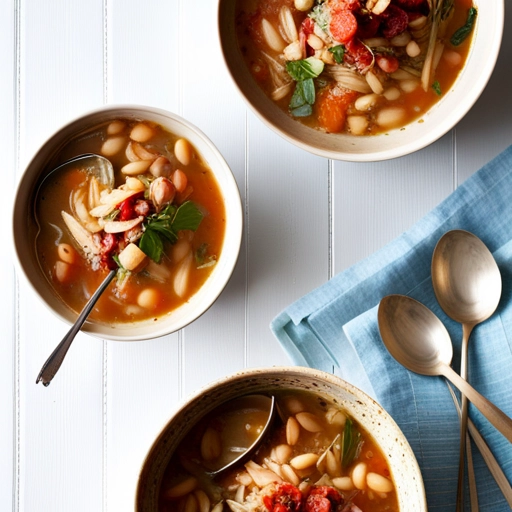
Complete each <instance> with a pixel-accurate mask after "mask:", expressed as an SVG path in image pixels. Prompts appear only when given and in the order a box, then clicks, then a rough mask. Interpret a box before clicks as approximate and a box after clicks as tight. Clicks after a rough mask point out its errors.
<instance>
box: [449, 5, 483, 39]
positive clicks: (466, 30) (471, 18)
mask: <svg viewBox="0 0 512 512" xmlns="http://www.w3.org/2000/svg"><path fill="white" fill-rule="evenodd" d="M476 14H477V10H476V9H475V7H471V8H470V9H469V11H468V17H467V20H466V23H465V24H464V25H463V26H462V27H460V28H459V29H458V30H456V31H455V33H454V34H453V36H452V37H451V39H450V43H452V45H453V46H459V45H460V44H462V42H463V41H464V40H465V39H466V38H467V37H468V36H469V34H471V31H472V30H473V25H474V24H475V19H476Z"/></svg>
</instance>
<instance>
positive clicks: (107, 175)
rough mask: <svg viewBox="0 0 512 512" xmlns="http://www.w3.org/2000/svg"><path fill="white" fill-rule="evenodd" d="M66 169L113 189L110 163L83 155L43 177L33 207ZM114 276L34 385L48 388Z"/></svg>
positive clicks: (104, 283)
mask: <svg viewBox="0 0 512 512" xmlns="http://www.w3.org/2000/svg"><path fill="white" fill-rule="evenodd" d="M69 167H75V168H76V167H79V168H80V169H83V170H85V171H86V172H88V173H90V174H92V175H94V176H96V178H98V180H99V181H100V183H102V184H103V185H106V186H108V187H110V188H113V186H114V169H113V168H112V164H111V163H110V161H109V160H107V159H106V158H104V157H102V156H100V155H95V154H92V153H87V154H84V155H79V156H77V157H74V158H71V159H70V160H67V161H66V162H64V163H63V164H61V165H59V166H58V167H56V168H55V169H53V170H52V171H50V172H49V173H48V174H47V175H46V176H45V177H44V179H43V181H42V182H41V184H40V185H39V188H38V189H37V192H36V205H37V198H38V197H39V195H40V194H41V193H42V191H43V189H44V187H45V186H48V185H49V183H50V180H53V179H55V178H56V177H57V175H58V174H59V173H61V172H63V171H65V170H66V169H68V168H69ZM50 186H51V184H50ZM35 211H36V215H35V218H36V222H37V224H38V226H40V220H39V218H38V216H37V208H36V209H35ZM115 275H116V271H115V270H111V271H110V272H109V273H108V275H107V276H106V277H105V279H104V280H103V281H102V283H101V284H100V286H99V287H98V289H97V290H96V291H95V292H94V294H93V295H92V297H91V298H90V299H89V300H88V301H87V304H86V305H85V306H84V309H83V310H82V312H81V313H80V315H79V316H78V318H77V319H76V321H75V323H74V324H73V325H72V326H71V329H70V330H69V331H68V332H67V334H66V335H65V336H64V338H63V339H62V341H61V342H60V343H59V344H58V345H57V347H56V348H55V350H54V351H53V352H52V353H51V355H50V357H49V358H48V359H47V360H46V362H45V363H44V365H43V367H42V368H41V371H40V372H39V375H38V376H37V379H36V384H38V383H39V382H42V383H43V385H44V386H48V385H49V384H50V382H51V381H52V379H53V377H55V374H56V373H57V371H58V370H59V368H60V366H61V364H62V361H64V357H66V354H67V352H68V350H69V347H70V346H71V343H72V342H73V340H74V339H75V336H76V335H77V333H78V331H79V330H80V328H81V327H82V325H83V324H84V322H85V320H86V319H87V317H88V316H89V314H90V312H91V311H92V309H93V307H94V305H95V304H96V302H97V301H98V299H99V298H100V296H101V294H102V293H103V292H104V291H105V289H106V288H107V286H108V285H109V284H110V282H111V281H112V279H113V278H114V276H115Z"/></svg>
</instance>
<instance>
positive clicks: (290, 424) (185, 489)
mask: <svg viewBox="0 0 512 512" xmlns="http://www.w3.org/2000/svg"><path fill="white" fill-rule="evenodd" d="M275 397H276V400H277V405H278V409H279V413H280V414H279V416H280V419H279V420H277V421H276V422H275V423H274V424H273V426H272V427H271V431H270V433H268V437H267V439H266V440H265V441H264V442H263V444H262V446H261V447H260V448H259V450H258V451H257V452H256V454H255V455H254V456H253V457H252V459H251V460H249V461H248V462H247V461H246V462H242V463H240V464H239V465H238V466H235V467H233V468H230V469H228V470H226V472H225V473H222V474H220V475H218V476H216V477H214V478H212V477H210V476H209V474H208V472H209V471H210V470H211V469H212V467H219V466H220V464H218V460H220V459H222V458H223V457H224V455H223V454H224V452H226V451H230V450H231V449H233V448H234V449H235V451H238V452H239V453H240V451H241V450H240V448H239V442H238V440H239V439H240V438H241V435H240V433H239V432H238V431H237V430H235V429H240V428H243V429H244V430H245V431H246V432H247V433H252V437H251V442H252V440H253V439H254V438H255V437H256V435H257V433H258V432H261V430H262V428H263V426H264V425H265V422H266V419H267V415H265V413H264V412H263V411H260V414H258V412H257V411H251V413H250V414H249V413H248V414H247V416H246V419H245V421H242V422H240V421H238V422H233V421H226V413H225V411H226V407H227V408H229V407H230V403H231V402H228V404H227V406H224V409H223V412H219V411H218V410H214V411H213V412H212V413H210V414H208V415H206V416H205V417H203V419H202V420H200V421H199V422H198V424H197V425H195V426H194V427H193V428H192V429H191V430H190V431H189V432H188V434H186V436H185V438H184V439H183V441H181V443H180V444H179V446H178V448H177V449H176V451H175V453H174V455H173V456H172V459H171V461H170V463H169V465H168V467H167V469H166V471H165V474H164V476H163V479H162V484H161V490H160V496H159V509H158V510H159V512H171V511H176V510H201V512H203V511H210V512H227V511H235V512H237V511H242V510H244V511H246V510H247V511H258V512H286V511H290V512H292V511H299V510H300V511H303V512H318V511H319V510H322V511H324V510H325V511H329V510H331V511H333V512H334V511H338V510H340V511H341V510H343V511H347V512H349V511H352V512H361V511H362V512H377V511H387V512H398V510H399V508H398V499H397V494H396V489H395V484H394V482H393V475H392V474H391V472H390V469H389V465H388V463H387V461H386V458H385V457H384V455H383V453H382V451H381V449H380V448H379V446H378V445H377V443H376V442H375V440H374V439H373V438H372V436H371V435H370V434H369V433H368V432H367V431H366V430H365V429H364V428H363V427H362V426H361V425H359V424H358V423H357V422H356V421H355V420H354V419H353V418H351V417H350V415H349V414H348V413H347V411H346V410H344V409H342V408H340V407H339V406H338V405H336V404H334V403H330V402H327V401H326V400H324V399H321V398H319V397H318V396H316V395H314V394H312V393H309V392H303V391H301V392H296V391H284V390H281V391H279V392H277V393H275ZM239 400H240V399H237V401H238V403H239ZM237 407H239V405H238V406H237ZM228 410H229V409H228ZM247 435H249V434H247ZM242 437H243V436H242ZM247 445H248V444H245V445H243V446H247Z"/></svg>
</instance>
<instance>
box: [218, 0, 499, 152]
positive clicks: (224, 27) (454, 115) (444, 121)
mask: <svg viewBox="0 0 512 512" xmlns="http://www.w3.org/2000/svg"><path fill="white" fill-rule="evenodd" d="M237 1H238V0H219V4H218V34H219V40H220V46H221V50H222V53H223V56H224V61H225V64H226V68H227V71H228V73H229V74H230V76H231V78H232V80H233V82H234V84H235V86H236V88H237V89H238V91H239V92H240V94H241V96H242V97H243V98H244V99H245V101H246V103H247V105H248V106H249V108H250V109H251V110H252V111H253V112H254V113H255V114H256V115H257V117H258V118H259V119H260V120H261V121H263V123H264V124H265V125H266V126H268V127H269V128H270V129H271V130H273V131H274V132H275V133H277V134H278V135H280V136H281V137H282V138H284V139H285V140H287V141H288V142H290V143H292V144H294V145H296V146H298V147H299V148H302V149H304V150H306V151H309V152H310V153H313V154H316V155H319V156H322V157H326V158H330V159H335V160H343V161H353V162H372V161H382V160H387V159H391V158H396V157H400V156H404V155H407V154H410V153H413V152H415V151H417V150H420V149H422V148H424V147H426V146H428V145H430V144H431V143H433V142H435V141H436V140H438V139H439V138H440V137H442V136H443V135H444V134H446V133H447V132H448V131H449V130H450V129H452V128H453V127H454V126H455V125H456V124H457V123H458V122H459V121H460V120H461V119H462V118H463V117H464V116H465V115H466V113H467V112H468V111H469V110H470V109H471V107H472V106H473V105H474V103H475V102H476V101H477V99H478V98H479V97H480V95H481V93H482V92H483V90H484V88H485V87H486V85H487V82H488V80H489V78H490V76H491V74H492V72H493V69H494V67H495V64H496V60H497V57H498V53H499V50H500V46H501V40H502V33H503V23H504V2H503V1H502V0H498V1H496V2H487V1H484V0H474V1H473V4H474V5H475V6H476V8H477V10H478V15H477V17H476V22H475V26H474V31H473V36H472V40H471V46H470V48H469V53H468V57H467V60H466V62H465V65H464V67H463V69H462V70H461V72H460V73H459V74H458V77H457V78H456V79H455V82H454V83H453V86H452V87H450V88H449V90H445V91H442V94H441V96H440V99H439V101H437V102H436V103H435V104H434V105H433V106H432V107H431V108H430V109H429V110H428V111H427V112H425V113H424V114H422V115H421V116H420V117H419V118H418V119H417V120H415V121H412V122H410V123H409V124H406V125H405V126H403V127H397V128H394V129H389V130H388V131H386V132H385V133H381V134H377V135H352V134H345V133H326V132H325V131H320V130H318V129H315V128H311V127H309V126H305V125H304V124H302V123H301V122H299V121H297V120H296V119H293V118H292V117H291V116H290V115H289V114H288V113H287V112H285V111H284V110H282V109H281V108H280V107H279V106H277V105H276V103H274V102H273V101H272V100H271V99H270V98H269V97H268V96H267V95H266V94H265V93H264V92H263V90H262V89H261V87H260V86H259V85H258V84H257V83H256V81H255V79H254V78H253V76H252V75H251V72H250V71H249V68H248V66H247V64H246V62H245V60H244V56H243V55H242V52H241V51H240V47H239V45H238V42H237V35H236V18H235V6H236V4H237ZM301 3H304V2H301ZM362 3H363V2H362ZM244 5H252V4H251V3H245V4H244Z"/></svg>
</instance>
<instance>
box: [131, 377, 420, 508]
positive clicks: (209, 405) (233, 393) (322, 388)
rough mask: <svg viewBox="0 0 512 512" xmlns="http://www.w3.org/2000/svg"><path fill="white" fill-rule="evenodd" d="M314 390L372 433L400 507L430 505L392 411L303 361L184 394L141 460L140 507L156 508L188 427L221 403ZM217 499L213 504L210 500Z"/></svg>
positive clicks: (418, 472) (217, 382)
mask: <svg viewBox="0 0 512 512" xmlns="http://www.w3.org/2000/svg"><path fill="white" fill-rule="evenodd" d="M280 392H281V393H282V392H310V393H312V394H314V396H315V397H316V398H317V399H320V401H327V402H331V403H334V404H336V406H340V407H341V408H342V409H344V410H345V411H346V412H347V413H348V415H349V416H350V417H351V418H352V419H353V420H354V421H355V422H357V423H358V424H360V425H361V426H362V427H363V429H364V430H366V432H367V433H369V435H370V436H371V438H373V440H374V441H375V443H376V444H377V446H378V447H379V448H380V451H381V452H382V453H383V455H384V458H385V461H386V462H387V465H388V467H389V469H390V473H391V478H392V480H393V482H394V484H395V489H396V494H397V498H398V500H397V501H398V507H399V510H400V511H404V512H405V511H408V512H412V511H415V512H425V511H426V510H427V505H426V498H425V491H424V487H423V480H422V477H421V472H420V469H419V466H418V463H417V461H416V458H415V456H414V454H413V452H412V450H411V448H410V446H409V444H408V442H407V440H406V438H405V437H404V435H403V433H402V432H401V430H400V429H399V427H398V426H397V424H396V423H395V421H394V420H393V419H392V418H391V417H390V416H389V414H388V413H387V412H386V411H385V410H384V409H383V408H382V407H381V406H380V405H379V404H378V403H377V402H376V401H374V400H373V399H372V398H370V397H369V396H368V395H366V394H365V393H364V392H362V391H361V390H359V389H358V388H356V387H354V386H353V385H351V384H349V383H347V382H345V381H344V380H342V379H340V378H338V377H335V376H333V375H330V374H327V373H325V372H322V371H319V370H314V369H310V368H303V367H272V368H255V369H249V370H244V371H241V372H239V373H235V374H233V375H229V376H227V377H225V378H222V379H220V380H217V381H215V382H213V383H211V384H209V385H207V386H206V387H204V388H203V389H201V390H199V391H198V392H196V393H195V394H194V395H192V396H191V397H190V398H189V399H188V400H186V401H185V402H184V403H183V404H182V405H181V406H180V407H179V408H178V409H177V410H176V411H175V412H174V413H173V415H172V417H171V418H170V420H169V421H168V423H167V424H166V425H165V426H164V427H163V429H162V431H161V432H160V434H159V435H158V436H157V438H156V439H155V441H154V442H153V444H152V446H151V447H150V449H149V451H148V453H147V455H146V458H145V460H144V462H143V464H142V468H141V471H140V474H139V479H138V485H137V490H136V497H135V511H136V512H157V511H158V510H159V508H158V500H159V492H160V487H161V484H162V479H163V476H164V473H165V471H166V468H167V466H168V464H169V461H170V460H171V457H172V455H173V453H174V452H175V450H176V449H177V447H178V445H179V444H180V442H181V441H182V440H183V439H184V438H185V436H186V435H187V433H188V432H189V431H190V430H191V428H192V427H194V426H195V425H196V424H197V423H198V422H199V421H200V420H201V418H203V417H204V416H205V415H207V414H208V413H209V412H211V411H212V410H213V409H215V408H217V407H218V406H220V405H221V404H224V403H225V402H228V401H230V400H233V399H235V398H238V397H241V396H244V395H253V394H260V393H261V394H267V395H271V394H273V393H280ZM212 505H213V504H212Z"/></svg>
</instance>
